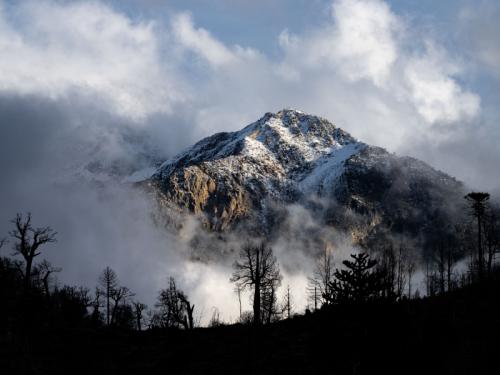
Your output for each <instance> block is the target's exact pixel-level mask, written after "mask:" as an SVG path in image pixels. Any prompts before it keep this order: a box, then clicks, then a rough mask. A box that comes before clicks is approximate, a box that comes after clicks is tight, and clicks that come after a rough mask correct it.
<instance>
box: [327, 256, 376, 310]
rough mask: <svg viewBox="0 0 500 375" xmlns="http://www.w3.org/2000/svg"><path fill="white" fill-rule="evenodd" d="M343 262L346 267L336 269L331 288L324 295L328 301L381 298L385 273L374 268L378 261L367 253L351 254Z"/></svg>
mask: <svg viewBox="0 0 500 375" xmlns="http://www.w3.org/2000/svg"><path fill="white" fill-rule="evenodd" d="M351 258H352V259H353V260H352V261H351V260H344V261H343V262H342V263H343V264H344V266H345V267H346V269H342V270H339V269H336V270H335V272H334V274H333V276H334V280H333V281H331V282H330V288H329V289H330V290H329V292H328V293H327V294H325V295H324V298H325V299H326V300H327V301H328V303H332V304H341V303H348V302H354V303H360V302H366V301H369V300H373V299H376V298H380V296H381V292H382V290H383V289H384V283H383V279H384V278H383V274H382V272H380V271H377V270H375V269H374V267H375V266H376V265H377V261H376V260H374V259H370V257H369V255H368V254H366V253H360V254H351Z"/></svg>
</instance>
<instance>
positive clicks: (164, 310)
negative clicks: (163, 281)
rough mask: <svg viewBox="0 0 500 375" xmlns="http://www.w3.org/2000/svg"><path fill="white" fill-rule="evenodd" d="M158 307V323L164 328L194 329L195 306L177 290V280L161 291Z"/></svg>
mask: <svg viewBox="0 0 500 375" xmlns="http://www.w3.org/2000/svg"><path fill="white" fill-rule="evenodd" d="M156 307H157V308H158V309H159V312H158V314H157V315H158V318H157V321H158V322H159V324H160V325H161V326H163V327H181V326H182V327H184V328H185V329H192V328H194V319H193V311H194V305H192V304H191V303H190V302H189V299H188V297H187V295H186V294H185V293H184V292H183V291H182V290H179V289H177V286H176V283H175V279H174V278H173V277H171V278H170V279H169V283H168V288H167V289H162V290H160V294H159V296H158V302H157V303H156Z"/></svg>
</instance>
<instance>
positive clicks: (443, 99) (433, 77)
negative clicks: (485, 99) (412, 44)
mask: <svg viewBox="0 0 500 375" xmlns="http://www.w3.org/2000/svg"><path fill="white" fill-rule="evenodd" d="M459 72H460V68H459V67H457V66H456V65H455V64H453V62H450V60H449V59H448V58H447V56H446V54H445V53H444V52H443V51H437V50H436V48H434V47H433V46H432V44H430V45H428V46H427V48H426V53H425V54H423V55H421V56H417V57H412V58H410V59H409V60H408V62H407V64H406V65H405V67H404V79H405V81H406V84H407V85H408V88H409V96H410V98H411V100H412V101H413V103H414V105H415V107H416V109H417V111H418V113H419V114H420V115H421V116H422V117H423V118H424V119H425V120H426V121H427V122H428V123H430V124H434V123H439V122H445V123H453V122H457V121H461V120H468V119H470V118H474V117H475V116H476V115H477V114H478V113H479V111H480V98H479V96H478V95H477V94H473V93H471V92H468V91H466V90H464V89H462V88H461V87H460V85H459V84H458V82H457V81H456V80H455V79H454V78H453V77H454V76H455V75H457V74H459Z"/></svg>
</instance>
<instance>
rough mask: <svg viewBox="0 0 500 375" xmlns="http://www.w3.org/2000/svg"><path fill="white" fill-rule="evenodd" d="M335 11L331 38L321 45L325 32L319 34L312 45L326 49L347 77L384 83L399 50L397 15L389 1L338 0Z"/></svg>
mask: <svg viewBox="0 0 500 375" xmlns="http://www.w3.org/2000/svg"><path fill="white" fill-rule="evenodd" d="M332 15H333V22H334V26H333V28H332V35H331V36H332V38H331V41H329V43H328V44H327V45H325V46H324V48H321V47H322V46H321V45H322V42H323V41H324V36H322V37H319V38H318V40H317V42H316V43H318V46H317V47H316V46H314V47H313V48H316V49H317V50H324V51H325V52H326V57H327V58H328V59H329V60H330V62H331V63H333V64H336V65H338V67H339V69H340V70H341V72H342V73H343V74H344V75H345V76H346V77H347V78H349V79H351V80H359V79H362V78H367V79H370V80H372V81H373V83H374V84H376V85H379V86H383V85H384V83H385V81H386V80H387V79H388V77H389V74H390V71H391V68H392V66H393V64H394V62H395V61H396V58H397V54H398V51H397V41H396V40H395V35H396V34H397V33H398V32H400V30H401V25H400V21H399V20H398V18H397V17H396V16H395V15H394V14H393V13H392V12H391V11H390V9H389V6H388V5H387V4H385V3H383V2H379V1H372V0H362V1H359V0H341V1H337V2H336V3H334V5H333V7H332Z"/></svg>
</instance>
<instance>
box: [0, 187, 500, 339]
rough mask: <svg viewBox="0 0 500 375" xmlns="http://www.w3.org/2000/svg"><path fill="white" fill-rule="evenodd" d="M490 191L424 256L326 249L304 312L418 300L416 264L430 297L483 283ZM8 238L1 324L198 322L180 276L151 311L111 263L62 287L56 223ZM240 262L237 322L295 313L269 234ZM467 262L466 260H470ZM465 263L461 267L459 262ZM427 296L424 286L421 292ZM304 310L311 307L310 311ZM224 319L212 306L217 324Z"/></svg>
mask: <svg viewBox="0 0 500 375" xmlns="http://www.w3.org/2000/svg"><path fill="white" fill-rule="evenodd" d="M489 198H490V196H489V194H488V193H480V192H472V193H470V194H467V196H466V197H465V199H466V202H468V207H469V214H470V215H469V217H470V218H471V219H473V220H469V222H468V223H467V222H464V223H463V224H462V225H457V224H454V225H446V223H443V222H442V218H440V217H436V220H435V221H434V222H432V223H429V225H430V226H431V227H432V231H433V232H434V234H433V236H430V239H429V243H428V247H429V248H430V249H431V251H429V252H428V253H429V254H430V255H428V256H427V257H426V258H425V259H421V258H418V257H417V256H416V252H415V251H412V248H411V244H408V243H405V242H404V241H402V240H397V239H396V240H391V241H387V242H386V243H384V244H383V246H381V247H380V248H377V249H372V251H371V252H370V254H368V253H367V252H360V253H355V254H352V255H351V256H350V259H346V260H343V262H342V263H341V264H340V265H339V267H336V266H335V263H334V259H333V252H332V251H331V250H330V249H328V248H325V249H324V250H323V252H322V253H321V256H320V257H319V258H318V259H317V261H316V265H315V269H314V272H313V274H312V275H311V277H310V278H309V285H308V289H307V293H308V297H309V301H310V303H309V307H308V310H307V311H311V310H319V309H321V308H333V307H334V306H338V305H345V304H360V303H367V302H371V301H384V302H390V303H392V302H395V301H398V300H400V299H408V298H418V297H419V296H420V293H421V292H420V290H419V289H418V288H416V287H415V286H414V280H413V279H414V276H415V273H416V271H417V269H418V268H419V267H420V268H421V269H422V268H423V270H424V272H425V288H426V290H425V294H426V295H434V294H438V293H444V292H446V291H450V290H453V289H454V288H457V287H460V286H465V285H467V284H469V283H472V282H476V281H483V280H485V279H487V278H488V277H489V275H490V274H491V273H492V272H493V271H494V269H495V268H496V267H497V265H496V262H495V260H496V258H495V257H496V255H497V254H498V253H499V252H500V219H499V218H500V216H499V212H500V210H499V209H498V207H495V206H494V205H492V204H490V203H489ZM12 224H13V229H12V230H11V231H10V232H9V233H8V236H9V237H8V238H6V239H0V248H1V247H5V246H6V244H7V243H9V242H11V243H10V244H11V248H12V249H13V251H14V252H13V253H12V254H11V255H13V256H17V258H11V257H0V298H1V300H2V301H5V304H4V306H5V307H4V308H2V309H0V314H1V315H2V316H1V321H2V323H0V324H1V325H2V326H3V327H2V328H1V329H3V330H4V331H6V332H7V333H8V332H13V331H15V330H19V329H21V330H23V329H24V330H28V329H30V328H32V327H33V326H36V325H38V326H50V325H66V326H79V325H80V326H89V327H99V328H105V327H111V328H120V329H135V330H139V331H140V330H143V329H144V328H149V329H153V328H181V329H186V330H190V329H193V328H195V327H196V326H197V325H199V322H197V321H196V317H195V305H194V304H193V303H192V302H191V301H190V299H189V297H188V295H187V294H186V293H185V292H184V291H183V290H181V289H180V288H179V287H178V285H177V283H176V280H175V279H174V278H173V277H170V278H169V279H168V284H167V286H166V287H165V288H163V289H161V290H160V291H159V292H158V296H157V300H156V303H155V305H154V306H152V307H151V308H150V307H148V306H147V305H146V304H144V303H142V302H141V301H139V300H138V299H136V298H135V297H136V296H135V294H134V293H133V292H132V291H131V290H130V289H129V288H128V287H126V286H123V285H121V283H120V282H119V278H118V275H117V273H116V272H115V271H114V270H113V269H112V268H110V267H105V268H104V270H103V271H102V272H101V274H100V275H99V277H98V280H97V283H96V284H97V285H96V287H95V289H94V290H93V291H91V290H90V289H89V288H86V287H80V286H68V285H64V286H59V285H58V283H56V282H55V275H56V274H57V273H59V272H61V268H59V267H54V266H53V265H52V264H50V262H48V261H47V260H40V261H38V258H39V256H40V254H41V251H42V249H43V248H44V247H45V246H48V245H49V244H51V243H54V242H56V241H57V233H56V232H55V231H54V230H53V229H52V228H50V227H35V226H34V225H33V222H32V217H31V215H30V214H27V215H22V214H18V215H16V217H15V218H14V219H13V220H12ZM238 255H239V257H238V259H237V260H236V261H235V262H234V264H233V274H232V277H231V278H230V282H232V283H234V285H235V293H236V295H237V298H238V303H239V319H238V321H239V322H240V323H251V324H253V325H256V326H260V325H264V324H270V323H272V322H274V321H277V320H280V319H287V318H291V317H293V315H294V303H293V296H292V291H291V289H290V286H289V285H287V286H286V290H285V293H284V294H283V296H282V298H281V299H280V298H279V297H278V289H279V288H280V286H281V283H282V280H283V278H282V275H281V272H280V267H279V263H278V261H277V258H276V256H275V255H274V253H273V250H272V248H271V247H270V246H269V244H267V243H266V242H265V241H261V242H248V243H246V244H245V245H243V246H242V247H241V249H240V252H239V254H238ZM465 260H466V261H467V264H466V266H463V265H464V262H465ZM459 262H462V268H461V269H459V268H460V267H459V266H460V263H459ZM244 291H248V292H250V296H251V297H250V298H251V305H252V311H247V312H244V311H242V293H243V292H244ZM422 294H423V292H422ZM307 311H306V312H307ZM220 324H222V322H221V320H220V317H219V313H218V311H217V310H214V312H213V316H212V319H211V321H210V325H212V326H217V325H220Z"/></svg>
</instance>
